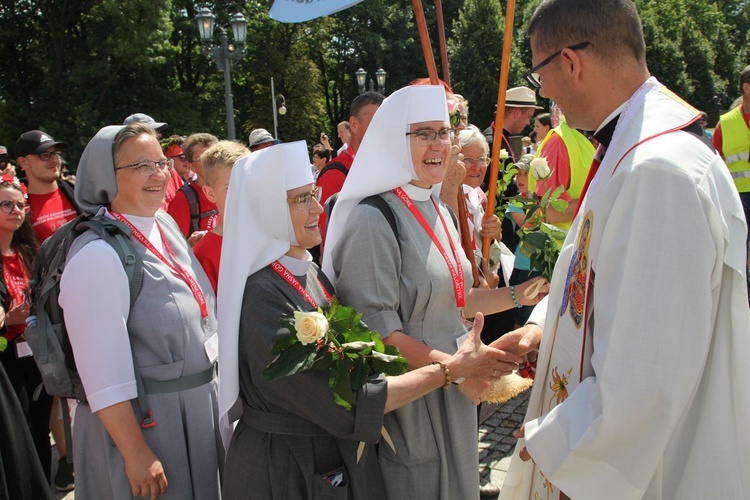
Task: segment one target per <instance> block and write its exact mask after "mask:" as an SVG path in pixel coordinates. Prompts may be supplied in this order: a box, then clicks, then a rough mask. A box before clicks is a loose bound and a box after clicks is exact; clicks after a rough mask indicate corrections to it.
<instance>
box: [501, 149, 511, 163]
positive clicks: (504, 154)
mask: <svg viewBox="0 0 750 500" xmlns="http://www.w3.org/2000/svg"><path fill="white" fill-rule="evenodd" d="M508 157H509V155H508V150H507V149H501V150H500V159H501V160H507V159H508Z"/></svg>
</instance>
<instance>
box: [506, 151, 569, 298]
mask: <svg viewBox="0 0 750 500" xmlns="http://www.w3.org/2000/svg"><path fill="white" fill-rule="evenodd" d="M530 166H531V169H530V170H531V172H530V173H531V175H533V176H534V177H535V178H536V179H537V180H538V181H540V182H542V183H543V185H544V187H545V192H544V195H543V196H542V197H541V198H539V196H537V195H536V194H533V193H532V194H531V197H530V198H526V197H523V196H514V197H513V198H510V199H509V200H508V203H510V204H513V205H515V206H518V207H520V208H521V209H522V210H523V211H524V213H525V214H526V217H525V219H524V223H523V225H522V226H521V227H520V228H519V229H518V236H519V237H520V238H521V243H520V245H521V252H523V254H524V255H527V256H528V257H529V259H531V267H532V269H535V270H537V271H539V273H540V274H541V275H542V277H543V278H546V279H547V280H551V279H552V271H553V270H554V269H555V263H556V262H557V257H558V256H559V255H560V250H561V249H562V244H563V242H564V241H565V234H566V233H565V231H563V230H562V229H560V228H558V227H556V226H554V225H552V224H549V223H547V222H545V221H546V220H547V211H548V210H549V209H550V207H552V208H554V209H555V210H556V211H558V212H564V211H565V209H566V208H568V202H567V201H565V200H562V199H560V195H561V194H562V192H563V191H564V189H565V188H564V187H563V186H558V187H557V189H555V190H554V191H552V192H550V190H549V189H546V186H547V183H546V180H547V179H548V178H549V177H550V175H552V172H551V171H550V168H549V165H548V164H547V160H546V159H545V158H541V157H540V158H534V159H533V160H532V161H531V165H530ZM503 208H505V207H503ZM529 291H530V290H529Z"/></svg>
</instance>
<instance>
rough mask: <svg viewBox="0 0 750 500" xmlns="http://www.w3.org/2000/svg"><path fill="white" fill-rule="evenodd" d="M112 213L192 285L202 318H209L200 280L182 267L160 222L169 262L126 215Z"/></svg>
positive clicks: (148, 248) (160, 231)
mask: <svg viewBox="0 0 750 500" xmlns="http://www.w3.org/2000/svg"><path fill="white" fill-rule="evenodd" d="M110 214H112V217H114V218H115V219H117V220H119V221H120V222H122V223H123V224H125V225H126V226H128V227H129V228H130V231H131V232H132V233H133V237H134V238H135V239H136V240H138V242H139V243H140V244H141V245H143V246H144V247H146V249H147V250H148V251H150V252H151V253H152V254H154V255H155V256H156V258H157V259H159V260H160V261H162V262H163V263H164V265H166V266H167V267H168V268H169V269H171V270H172V272H173V273H175V274H176V275H177V276H179V277H180V278H182V281H184V282H185V283H187V286H188V287H190V291H191V292H193V297H195V301H196V302H197V303H198V306H199V307H200V309H201V318H203V320H204V321H206V320H207V319H208V307H207V306H206V297H205V295H203V290H201V287H200V285H198V282H197V281H196V280H195V278H193V275H192V274H190V273H189V272H188V271H187V269H185V268H184V267H182V266H181V265H180V263H179V262H177V257H175V254H174V252H173V251H172V248H171V247H170V246H169V242H167V239H166V238H165V237H164V233H163V232H162V230H161V228H160V227H159V223H158V222H157V223H156V228H157V229H158V230H159V235H160V236H161V242H162V243H163V244H164V249H165V250H166V251H167V255H169V258H170V259H172V262H169V261H168V260H167V259H166V258H165V257H164V256H163V255H162V254H161V253H160V252H159V250H157V249H156V247H155V246H154V245H153V244H151V242H150V241H148V238H146V236H145V235H144V234H143V233H142V232H140V230H139V229H138V228H137V227H135V226H134V225H133V224H131V223H130V221H129V220H127V219H126V218H125V217H123V216H122V215H120V214H118V213H114V212H110Z"/></svg>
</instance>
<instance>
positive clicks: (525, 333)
mask: <svg viewBox="0 0 750 500" xmlns="http://www.w3.org/2000/svg"><path fill="white" fill-rule="evenodd" d="M541 342H542V328H541V327H540V326H539V325H535V324H533V323H529V324H527V325H525V326H522V327H521V328H519V329H518V330H513V331H512V332H508V333H506V334H505V335H503V336H502V337H500V338H499V339H497V340H496V341H494V342H492V343H491V344H490V347H494V348H496V349H500V350H501V351H505V352H511V353H513V354H515V355H516V356H526V357H527V360H529V361H536V353H535V351H536V350H537V349H538V348H539V344H540V343H541ZM528 356H533V357H534V359H529V358H528Z"/></svg>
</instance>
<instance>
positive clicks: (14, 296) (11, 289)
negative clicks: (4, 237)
mask: <svg viewBox="0 0 750 500" xmlns="http://www.w3.org/2000/svg"><path fill="white" fill-rule="evenodd" d="M2 257H3V281H5V287H6V288H7V289H8V296H9V298H10V304H11V307H16V306H18V305H21V304H23V302H24V300H25V298H26V290H27V289H28V288H29V273H28V271H26V266H24V265H23V259H22V258H21V254H19V253H18V252H16V253H14V254H13V255H3V256H2ZM6 312H7V311H6ZM25 327H26V325H25V324H23V323H21V324H18V325H8V330H7V333H6V334H5V335H4V337H5V338H6V339H8V341H11V340H13V339H14V338H16V337H18V336H19V335H21V334H23V331H24V329H25Z"/></svg>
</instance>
